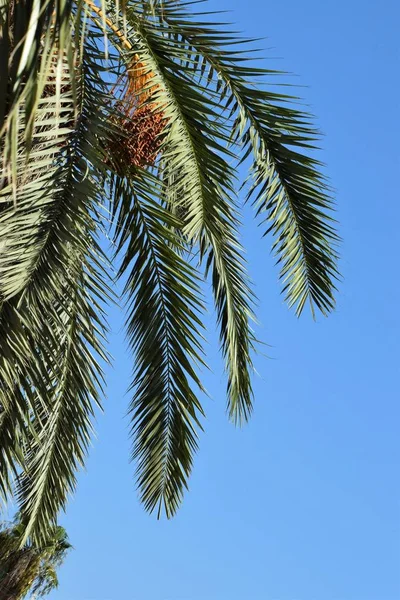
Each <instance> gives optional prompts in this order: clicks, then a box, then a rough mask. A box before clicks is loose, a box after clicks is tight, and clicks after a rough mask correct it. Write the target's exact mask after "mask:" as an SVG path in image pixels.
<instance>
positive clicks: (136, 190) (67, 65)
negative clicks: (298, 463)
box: [0, 0, 338, 579]
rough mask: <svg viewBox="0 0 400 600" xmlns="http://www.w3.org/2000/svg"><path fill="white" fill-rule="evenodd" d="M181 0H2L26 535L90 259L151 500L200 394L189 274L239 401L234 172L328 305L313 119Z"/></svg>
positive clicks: (63, 447) (55, 445) (4, 182)
mask: <svg viewBox="0 0 400 600" xmlns="http://www.w3.org/2000/svg"><path fill="white" fill-rule="evenodd" d="M192 4H193V5H194V4H196V2H188V3H181V2H178V1H175V0H159V1H153V2H150V1H147V0H146V1H143V2H132V3H131V2H127V3H125V2H124V3H123V2H121V3H120V4H117V3H116V2H113V1H111V2H107V3H105V1H103V2H98V3H97V4H96V3H95V2H93V1H92V0H77V1H75V0H60V1H57V2H55V1H54V0H33V1H32V3H30V4H29V6H28V4H26V3H25V0H19V1H18V2H16V3H14V2H13V0H0V77H1V81H2V82H3V81H4V82H6V85H4V86H3V85H2V86H1V91H0V152H1V155H2V160H3V162H2V165H3V166H2V172H1V178H0V179H1V183H0V324H1V328H0V494H1V496H2V498H3V499H4V501H7V500H8V499H9V497H10V495H11V494H13V493H15V492H16V493H17V496H18V499H19V502H20V507H21V513H22V516H23V520H24V524H25V527H26V529H25V538H24V539H27V538H29V539H32V540H34V541H36V542H38V543H39V542H40V541H43V540H44V539H45V538H46V531H48V530H49V523H54V522H55V520H56V517H57V513H58V512H59V510H60V509H61V508H64V507H65V505H66V500H67V497H68V495H69V493H70V492H72V491H73V489H74V487H75V483H76V471H77V469H78V467H79V465H80V464H82V462H83V461H84V458H85V455H86V453H87V448H88V444H89V440H90V434H91V427H92V425H91V423H92V418H93V412H94V408H95V406H96V405H98V404H99V403H100V397H101V393H102V375H101V368H100V364H101V363H102V362H103V361H104V360H107V356H106V354H105V352H104V350H103V340H104V312H103V305H104V301H107V300H109V299H110V295H112V292H111V291H110V289H109V284H108V281H109V280H110V278H111V277H110V272H112V271H113V270H115V271H116V272H117V273H118V277H119V278H120V279H122V281H124V282H125V289H124V295H125V296H124V297H125V299H126V300H127V311H126V312H127V334H128V341H129V344H130V347H131V349H132V350H133V354H134V358H133V360H134V367H133V381H132V385H131V391H132V394H133V398H132V402H131V405H130V414H131V418H132V435H133V438H134V447H133V458H134V460H135V462H136V465H137V479H138V487H139V493H140V497H141V500H142V502H143V504H144V506H145V507H146V509H147V510H149V511H153V510H156V511H157V512H158V514H160V513H161V512H165V513H166V515H167V516H168V517H170V516H172V515H173V514H174V513H175V512H176V510H177V508H178V506H179V504H180V502H181V500H182V497H183V492H184V490H185V488H186V487H187V485H188V477H189V474H190V471H191V469H192V463H193V455H194V452H195V450H196V448H197V436H198V432H199V430H200V429H201V417H202V415H203V409H202V406H201V403H200V400H199V398H198V392H202V384H201V378H200V375H199V373H198V371H199V368H200V367H201V366H202V365H204V362H203V360H204V359H203V352H202V335H203V328H202V313H203V310H204V305H203V304H204V300H203V296H202V293H201V289H202V284H201V282H200V278H205V279H206V280H208V279H209V280H210V282H211V288H212V293H213V299H214V305H215V312H216V318H217V323H218V328H219V334H220V341H221V350H222V354H223V357H224V361H225V367H226V372H227V380H228V381H227V400H228V413H229V416H230V418H231V419H232V420H233V421H234V422H238V423H240V422H242V421H245V420H247V419H248V417H249V415H250V414H251V411H252V401H253V398H252V385H251V375H252V369H253V365H252V355H253V352H254V350H255V347H256V341H255V337H254V333H253V331H252V328H251V326H250V324H251V321H252V320H254V316H253V305H254V297H253V292H252V285H251V282H250V281H249V277H248V275H247V271H246V263H245V260H244V250H243V248H242V246H241V242H240V230H241V227H242V225H241V220H242V216H241V205H240V202H239V199H238V190H240V189H241V186H246V188H247V192H246V196H247V200H248V201H251V202H252V203H253V205H254V208H255V212H256V214H257V215H258V216H259V217H260V218H261V220H262V221H263V222H264V221H265V224H266V225H265V228H266V232H265V233H267V232H271V233H272V236H273V250H274V253H275V254H276V257H277V261H278V262H279V263H280V265H281V274H280V275H281V280H282V283H283V289H284V293H285V297H286V300H287V302H288V304H289V306H293V307H294V308H295V310H296V313H297V314H298V315H300V313H301V312H302V311H303V308H304V306H305V304H306V303H307V302H309V303H310V304H311V310H312V312H313V313H314V311H315V308H317V309H319V310H320V311H321V312H322V313H327V312H329V311H330V310H331V309H332V308H333V306H334V290H335V279H336V277H337V267H336V261H337V256H336V251H335V246H336V243H337V241H338V238H337V234H336V232H335V229H334V221H333V219H332V216H331V209H332V200H331V198H330V195H329V188H328V185H327V182H326V180H325V179H324V176H323V174H322V173H321V168H320V163H319V162H318V161H317V160H316V159H315V158H314V151H315V146H316V144H317V140H318V132H317V131H316V130H315V128H314V127H313V125H312V122H311V118H310V116H309V115H308V114H306V113H305V112H303V111H302V110H299V109H298V108H297V106H296V103H297V102H298V100H297V99H296V98H295V97H291V96H288V95H285V94H283V93H280V92H275V91H274V92H273V91H271V90H270V89H269V88H268V87H266V85H265V84H266V82H268V81H269V79H270V77H272V76H274V77H276V75H277V74H276V73H275V72H273V71H270V70H268V69H260V68H255V67H253V66H252V63H251V60H250V58H251V43H250V42H248V41H246V40H242V39H241V38H239V37H238V36H237V35H236V34H235V33H229V32H226V31H225V29H226V27H225V26H221V25H219V24H212V23H210V22H209V20H210V19H209V17H206V16H205V15H204V14H201V13H194V14H191V13H190V12H189V10H188V9H189V8H190V7H191V5H192ZM14 8H15V11H14ZM13 11H14V12H13ZM24 11H25V12H24ZM29 40H30V42H29V43H31V47H30V50H29V51H28V45H27V44H28V41H29ZM13 50H14V51H13ZM249 52H250V53H249ZM106 57H107V59H106ZM256 84H258V85H256ZM247 162H248V163H249V164H250V173H249V175H248V176H247V175H245V176H244V178H243V179H244V181H240V179H239V176H241V174H242V168H243V166H242V167H240V168H239V166H240V164H242V163H246V164H247ZM106 206H108V209H109V212H108V214H105V209H104V207H106ZM108 228H110V229H111V233H110V235H111V238H112V240H113V244H114V245H115V250H116V252H115V256H112V257H111V259H110V260H109V259H108V255H107V254H105V253H104V250H103V246H104V245H103V244H102V243H100V242H99V233H100V232H103V230H104V229H108ZM195 260H196V261H198V262H197V264H195ZM15 481H16V483H15ZM50 579H51V577H50Z"/></svg>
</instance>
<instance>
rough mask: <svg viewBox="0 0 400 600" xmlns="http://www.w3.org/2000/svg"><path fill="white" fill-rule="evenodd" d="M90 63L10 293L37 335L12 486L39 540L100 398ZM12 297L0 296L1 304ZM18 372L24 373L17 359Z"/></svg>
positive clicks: (62, 498)
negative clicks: (30, 251)
mask: <svg viewBox="0 0 400 600" xmlns="http://www.w3.org/2000/svg"><path fill="white" fill-rule="evenodd" d="M87 54H88V53H87ZM93 66H94V65H93V64H91V63H90V61H89V60H88V59H87V58H86V57H85V62H84V63H83V65H82V69H81V85H80V90H79V93H80V95H81V101H80V105H79V106H80V114H79V117H78V119H77V120H76V126H75V129H74V130H73V131H72V133H71V134H70V135H69V137H68V139H67V141H66V143H65V145H63V146H61V147H60V148H59V153H58V156H57V157H56V159H55V162H56V166H55V169H56V171H55V173H54V174H53V175H52V180H51V183H52V186H53V187H52V189H51V190H50V182H49V190H48V194H47V195H46V198H48V200H47V203H48V204H51V208H50V210H49V211H48V213H46V212H44V217H42V219H40V225H41V226H42V229H43V230H44V231H45V234H44V236H43V240H40V244H38V245H37V254H38V256H37V258H36V260H35V268H34V269H33V270H32V271H31V272H30V274H29V275H30V276H29V278H28V280H27V284H26V285H25V287H24V289H23V290H22V291H20V293H19V295H18V297H17V301H18V307H19V314H20V319H21V322H22V328H23V329H24V330H28V331H29V332H30V334H31V335H32V336H33V341H34V344H33V348H32V349H31V352H30V353H29V352H28V353H27V352H26V353H25V354H22V355H21V356H25V359H26V360H27V362H28V367H29V368H30V369H31V370H33V371H36V372H39V373H40V374H41V375H42V381H43V384H42V385H41V387H36V386H35V387H34V390H33V391H34V394H33V395H34V399H33V402H32V403H30V406H29V410H30V417H31V419H32V427H33V429H34V432H33V434H32V433H31V432H30V431H28V432H27V436H26V437H27V439H26V441H25V444H24V453H25V456H24V463H23V473H22V475H21V477H20V481H19V484H18V489H17V493H18V496H19V499H20V503H21V513H22V515H23V518H24V521H25V522H26V523H27V529H26V535H27V536H28V535H33V536H35V535H37V536H38V539H40V538H41V536H42V535H43V534H44V533H45V530H46V524H47V523H48V522H49V521H50V522H51V521H54V520H55V518H56V516H57V513H58V511H59V509H60V507H62V506H64V505H65V502H66V498H67V495H68V493H69V492H70V491H72V489H73V488H74V485H75V470H76V468H77V467H78V466H79V464H81V463H82V461H83V457H84V455H85V453H86V450H87V446H88V443H89V437H90V432H91V424H90V418H91V416H92V414H93V404H94V403H98V402H99V388H100V387H101V372H100V367H99V364H98V359H97V358H96V356H98V357H100V358H101V359H105V354H104V352H103V350H102V346H101V338H102V337H103V335H104V324H103V319H102V307H101V303H102V301H103V299H104V294H106V295H107V287H106V283H105V281H104V267H103V266H102V264H101V261H102V260H103V259H102V253H101V250H100V249H99V247H98V245H97V242H96V238H95V236H96V229H97V215H98V211H99V209H100V207H101V187H100V181H99V173H101V169H102V168H103V158H102V154H101V152H100V151H99V148H98V137H97V136H98V135H99V134H100V133H101V131H102V127H103V121H102V119H101V118H100V111H101V110H102V108H101V107H102V104H103V96H102V97H101V100H100V99H99V96H98V95H99V92H98V90H97V89H96V88H95V86H94V84H93V82H94V81H95V80H96V77H97V74H96V73H95V70H94V69H93ZM96 67H97V65H96ZM51 166H52V163H51ZM99 169H100V171H99ZM46 191H47V190H46ZM17 210H18V207H17ZM15 302H16V300H14V298H12V299H11V300H9V301H6V302H4V303H3V310H4V309H5V308H8V304H9V303H15ZM38 348H39V349H40V350H39V352H38V350H37V349H38ZM20 362H21V359H20ZM20 370H21V372H22V373H26V369H24V366H23V365H21V366H20ZM28 373H29V370H28ZM30 384H31V386H32V381H30ZM24 392H25V397H27V393H26V389H25V390H24ZM27 400H29V397H27Z"/></svg>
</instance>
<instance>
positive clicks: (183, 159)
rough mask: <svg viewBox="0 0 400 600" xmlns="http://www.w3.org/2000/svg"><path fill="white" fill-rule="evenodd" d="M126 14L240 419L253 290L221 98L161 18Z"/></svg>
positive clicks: (247, 405) (244, 411)
mask: <svg viewBox="0 0 400 600" xmlns="http://www.w3.org/2000/svg"><path fill="white" fill-rule="evenodd" d="M126 18H127V23H128V28H127V35H128V39H129V40H130V43H131V46H132V48H133V50H132V52H134V53H136V55H138V56H139V57H140V60H141V62H142V63H143V64H144V65H146V66H147V68H148V69H149V70H150V71H151V73H152V83H151V85H152V86H153V88H154V90H155V91H154V94H153V99H152V103H153V105H154V106H155V107H156V108H155V109H154V110H162V114H163V117H164V119H165V129H164V132H163V144H162V146H161V151H162V160H161V161H160V165H159V171H158V175H159V177H160V178H163V173H164V172H166V173H167V174H168V173H173V174H174V177H173V178H171V179H169V185H168V186H167V193H168V198H169V204H171V199H174V200H173V201H174V202H175V206H172V209H175V210H173V212H175V213H176V212H178V214H180V215H182V217H183V221H184V223H183V226H182V232H183V234H184V236H185V238H186V240H187V242H188V243H189V244H190V245H197V246H198V248H200V252H201V256H205V255H208V256H209V259H208V263H209V266H210V265H211V264H212V283H213V292H214V297H215V304H216V308H217V314H218V322H219V325H220V331H221V342H222V349H223V353H224V356H225V358H226V368H227V372H228V410H229V413H230V414H231V416H232V418H233V419H234V420H242V419H244V418H246V417H247V416H248V414H249V413H250V412H251V383H250V371H251V368H252V363H251V349H252V340H253V335H252V332H251V330H250V327H249V318H250V316H251V303H252V293H251V291H250V288H249V284H248V277H247V275H246V272H245V266H244V261H243V258H242V255H241V247H240V243H239V241H238V233H237V225H238V223H237V218H236V216H235V191H234V180H235V172H234V170H233V169H232V167H231V166H230V165H229V161H231V160H232V159H233V156H234V155H233V154H232V153H231V152H230V151H229V150H228V149H227V147H226V145H227V142H228V140H229V133H228V130H227V129H226V127H225V125H224V123H223V121H222V120H221V118H220V115H219V113H218V106H219V105H218V95H217V94H216V93H215V92H214V93H212V92H210V90H209V89H207V88H206V87H205V86H203V85H201V84H200V83H199V79H198V77H197V75H196V74H197V66H196V65H195V64H194V63H193V61H192V60H191V57H190V56H189V55H188V54H187V53H186V54H184V49H182V48H181V46H180V45H176V46H175V45H174V44H172V43H171V40H169V39H168V38H167V37H166V36H165V35H164V34H165V31H164V29H163V27H162V26H160V23H159V22H154V21H153V20H151V19H148V20H145V19H141V18H139V17H138V14H137V9H136V10H135V12H134V11H130V10H129V9H128V10H127V15H126ZM126 60H128V63H129V61H130V60H132V58H131V54H128V58H127V59H126ZM196 77H197V78H196ZM164 181H165V178H164ZM225 300H226V301H225Z"/></svg>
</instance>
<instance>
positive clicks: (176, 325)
mask: <svg viewBox="0 0 400 600" xmlns="http://www.w3.org/2000/svg"><path fill="white" fill-rule="evenodd" d="M142 178H143V176H142ZM142 178H138V179H137V180H136V181H135V180H134V181H133V185H132V183H131V185H129V184H128V185H127V184H126V183H125V189H124V190H123V191H122V194H121V193H118V194H117V195H118V196H122V202H121V206H120V211H119V219H118V223H119V236H118V238H119V240H118V241H119V243H118V247H117V251H118V252H121V251H122V250H123V249H124V248H125V247H126V249H124V255H123V258H122V263H121V267H120V275H122V274H125V273H126V274H127V281H126V285H125V293H126V295H127V297H128V301H129V304H128V315H127V323H128V339H129V342H130V345H131V347H132V349H133V351H134V356H135V370H134V380H133V384H132V389H133V392H134V398H133V401H132V403H131V406H130V413H131V415H132V430H133V434H134V438H135V445H134V452H133V458H134V459H135V460H137V464H138V486H139V490H140V496H141V499H142V501H143V503H144V506H145V507H146V508H147V509H148V510H150V511H152V510H153V509H155V508H157V510H158V514H160V513H161V511H163V510H165V513H166V514H167V516H171V515H172V514H174V512H175V511H176V510H177V508H178V506H179V504H180V501H181V499H182V495H183V491H184V489H185V488H186V487H187V479H188V476H189V474H190V471H191V467H192V457H193V453H194V451H195V450H196V448H197V441H196V438H197V433H196V429H199V428H200V429H201V423H200V420H199V419H200V416H201V415H202V414H203V410H202V407H201V405H200V402H199V400H198V399H197V397H196V395H195V393H194V391H193V389H192V385H191V383H190V382H193V383H194V384H195V385H196V386H197V387H198V388H199V389H200V390H201V389H202V385H201V381H200V379H199V376H198V374H197V373H196V370H195V367H196V365H199V364H200V365H201V364H203V358H202V350H201V331H202V321H201V316H200V314H199V309H201V308H202V299H201V295H200V292H199V289H198V281H197V280H198V276H197V274H196V272H195V270H194V269H193V267H191V265H190V263H188V262H187V261H185V260H184V258H183V257H182V256H181V250H182V248H181V246H180V242H179V241H178V239H177V238H176V235H175V234H174V228H175V227H176V226H177V222H176V218H174V217H173V216H172V215H171V214H170V213H168V212H167V211H166V210H165V209H164V208H163V207H162V206H160V204H159V203H158V202H157V196H158V194H157V188H159V187H160V186H159V184H157V182H156V181H154V178H153V181H152V178H150V176H149V175H147V176H146V177H145V182H148V181H149V179H150V181H149V183H147V185H146V184H145V182H143V181H142ZM116 185H118V186H119V187H120V189H121V185H122V186H124V182H119V184H116ZM149 191H151V192H152V194H150V193H149ZM117 192H119V190H118V189H117Z"/></svg>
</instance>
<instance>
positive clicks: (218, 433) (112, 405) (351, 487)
mask: <svg viewBox="0 0 400 600" xmlns="http://www.w3.org/2000/svg"><path fill="white" fill-rule="evenodd" d="M210 7H211V8H214V9H228V8H229V9H232V11H233V14H232V15H228V18H229V20H234V21H235V22H237V23H238V24H239V25H240V28H241V29H242V30H243V31H244V32H245V33H246V34H248V35H250V36H255V37H257V36H268V40H267V41H266V42H265V46H266V47H269V48H270V49H269V50H268V51H266V52H265V55H266V56H267V55H268V56H270V57H272V58H274V57H277V59H276V60H271V61H270V64H271V66H272V67H274V68H285V69H287V70H289V71H292V72H294V73H296V74H297V75H298V76H299V77H298V79H297V80H296V81H298V82H299V83H301V84H304V85H306V86H308V87H307V88H306V89H304V90H303V92H302V93H303V96H304V97H305V99H306V101H307V102H308V103H309V104H310V105H311V107H312V110H313V111H314V112H315V113H316V114H317V116H318V125H319V126H320V127H321V129H322V130H323V131H324V133H325V134H326V139H325V140H324V143H323V145H324V151H323V153H322V155H321V156H322V159H323V160H324V161H325V162H327V164H328V169H327V172H328V174H329V176H330V178H331V180H332V183H333V185H334V186H335V188H336V190H337V192H336V195H337V203H338V217H339V219H340V221H341V234H342V236H343V238H344V244H343V247H342V249H341V253H342V256H343V259H342V262H341V269H342V272H343V275H344V282H343V284H342V285H341V287H340V294H339V298H338V308H337V311H336V313H335V314H333V315H332V316H331V317H330V318H329V319H328V320H324V319H322V318H321V319H319V320H318V322H317V323H316V324H314V323H313V322H312V321H311V319H310V318H308V317H306V318H304V319H302V320H301V321H297V320H296V318H295V317H294V315H293V314H292V313H290V312H289V311H288V310H287V309H286V307H285V306H284V304H283V302H282V298H281V296H280V295H279V288H278V285H277V272H276V269H275V268H274V266H273V260H272V258H271V256H270V253H269V245H268V240H267V241H266V240H265V239H264V240H261V239H259V233H261V231H256V230H255V229H254V227H253V226H252V225H250V224H249V229H248V230H247V232H246V233H245V236H244V242H245V244H246V246H247V248H248V259H249V262H250V270H251V273H252V276H253V278H254V279H255V281H256V293H257V295H258V297H259V300H260V306H259V318H260V321H261V323H262V328H261V333H260V334H261V336H262V337H263V339H264V340H265V341H267V342H269V343H270V344H271V346H272V347H271V348H270V349H269V355H270V356H271V357H272V358H273V360H268V359H261V358H260V359H258V360H257V367H258V370H259V372H260V376H259V377H257V378H256V379H255V392H256V410H255V414H254V418H253V420H252V422H251V423H250V425H249V426H247V427H246V428H244V429H243V430H235V429H234V428H233V426H231V425H230V424H229V423H228V422H227V421H226V419H225V397H224V385H225V384H224V379H223V376H222V375H221V372H222V366H221V362H220V359H219V357H218V354H217V342H216V338H215V335H214V334H213V333H211V337H210V340H211V342H210V345H209V348H208V350H209V362H210V364H211V365H212V367H213V371H214V374H207V375H206V376H205V382H206V387H207V388H208V390H209V391H210V393H211V395H212V397H213V400H212V401H211V400H210V401H206V409H207V414H208V418H207V421H206V422H205V430H206V431H205V434H203V435H202V438H201V449H200V452H199V454H198V456H197V459H196V462H195V469H194V474H193V477H192V480H191V489H190V493H189V494H188V495H187V496H186V500H185V503H184V506H183V508H182V510H181V511H180V513H179V514H178V516H177V517H176V518H175V519H174V520H172V521H170V522H167V521H161V522H157V521H156V520H155V518H153V517H149V516H148V515H147V514H145V513H144V512H143V510H142V508H141V507H140V506H139V504H138V502H137V498H136V492H135V486H134V481H133V467H132V465H130V464H129V463H128V454H129V443H128V439H127V438H128V431H127V429H128V422H127V420H126V419H124V418H123V415H124V413H125V411H126V406H127V401H128V398H127V397H126V396H125V395H124V394H125V390H126V386H127V382H128V377H129V371H130V364H129V363H130V361H129V358H128V355H127V354H126V353H125V346H124V344H123V343H121V340H122V333H121V327H122V322H121V319H120V318H119V317H118V315H117V314H116V313H112V317H111V326H112V329H113V335H112V338H111V351H112V353H113V355H114V356H115V367H114V369H113V370H111V371H109V372H108V374H107V375H108V380H109V389H108V395H109V398H108V400H107V402H106V413H105V415H103V416H100V418H99V422H98V427H97V430H98V438H97V441H96V442H95V444H94V448H93V450H92V453H91V458H90V460H89V461H88V466H87V473H85V474H82V475H81V476H80V479H79V489H78V493H77V494H76V496H75V498H74V499H73V500H72V501H71V502H70V505H69V509H68V514H67V516H66V517H65V518H63V524H65V526H66V527H67V529H68V532H69V534H70V538H71V541H72V543H73V544H74V546H75V550H74V552H72V553H71V555H70V556H69V558H68V560H67V562H66V564H65V566H64V567H63V568H62V570H61V572H60V580H61V585H60V589H59V591H57V592H56V593H54V594H52V595H51V600H399V599H400V485H399V466H400V445H399V424H400V411H399V395H400V394H399V355H400V352H399V349H400V345H399V337H400V322H399V296H400V283H399V244H398V242H397V241H396V238H398V237H399V225H400V218H399V217H400V211H399V206H400V205H399V193H398V174H399V167H400V161H399V158H400V151H399V143H398V138H399V133H400V127H399V114H400V111H399V108H400V106H399V100H398V99H399V95H400V84H399V66H400V61H399V58H400V56H399V55H400V51H399V43H398V39H397V37H398V32H399V28H398V25H399V22H400V11H399V8H398V2H397V1H396V0H384V1H381V2H378V1H377V0H372V1H370V2H366V1H365V0H362V1H361V0H347V1H345V0H336V1H333V0H327V1H326V2H321V1H320V0H302V1H301V2H299V1H298V0H285V1H282V2H272V1H271V2H270V1H267V0H246V1H243V0H240V1H239V0H210ZM210 323H211V320H210Z"/></svg>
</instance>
